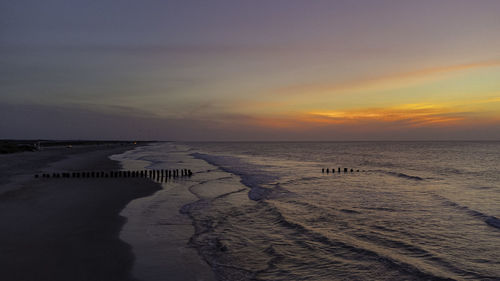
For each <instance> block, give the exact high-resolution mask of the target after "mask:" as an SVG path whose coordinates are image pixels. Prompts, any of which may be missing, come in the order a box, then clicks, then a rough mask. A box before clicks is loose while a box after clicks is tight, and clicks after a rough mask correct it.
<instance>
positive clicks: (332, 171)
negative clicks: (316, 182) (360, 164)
mask: <svg viewBox="0 0 500 281" xmlns="http://www.w3.org/2000/svg"><path fill="white" fill-rule="evenodd" d="M330 171H331V173H332V174H334V173H335V169H331V170H330V169H329V168H326V169H325V168H323V169H321V172H322V173H323V174H324V173H327V174H329V173H330ZM349 171H350V172H351V173H354V172H355V171H354V169H349V168H344V173H348V172H349ZM364 171H365V170H363V172H364ZM337 172H338V173H340V172H342V168H340V167H339V168H338V169H337ZM356 172H357V173H359V172H360V170H356Z"/></svg>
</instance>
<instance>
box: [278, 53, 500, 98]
mask: <svg viewBox="0 0 500 281" xmlns="http://www.w3.org/2000/svg"><path fill="white" fill-rule="evenodd" d="M498 66H500V60H490V61H482V62H474V63H467V64H457V65H450V66H440V67H432V68H426V69H420V70H416V71H409V72H402V73H393V74H387V75H383V76H379V77H373V78H365V79H356V80H352V81H346V82H341V83H335V84H329V83H326V84H320V85H318V84H309V85H294V86H290V87H285V88H281V89H278V90H276V91H274V92H273V93H276V94H284V95H296V94H300V95H302V94H306V95H307V96H310V95H326V94H333V93H339V92H353V91H361V90H381V89H392V88H399V87H407V86H411V85H415V84H419V83H422V82H425V81H431V80H435V79H440V78H443V76H445V75H450V74H453V73H457V72H459V71H464V70H471V69H478V68H485V67H498Z"/></svg>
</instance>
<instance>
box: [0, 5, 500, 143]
mask: <svg viewBox="0 0 500 281" xmlns="http://www.w3.org/2000/svg"><path fill="white" fill-rule="evenodd" d="M499 14H500V1H498V0H474V1H470V0H419V1H414V0H356V1H352V0H329V1H321V0H311V1H305V0H302V1H297V0H265V1H264V0H255V1H238V0H231V1H206V0H205V1H190V0H181V1H168V0H163V1H149V0H143V1H137V0H134V1H130V0H120V1H118V0H100V1H92V0H88V1H75V0H45V1H39V0H19V1H1V2H0V138H4V139H5V138H18V139H24V138H43V139H137V140H186V141H200V140H201V141H211V140H212V141H246V140H248V141H306V140H310V141H336V140H339V141H341V140H500V36H499V34H500V16H499Z"/></svg>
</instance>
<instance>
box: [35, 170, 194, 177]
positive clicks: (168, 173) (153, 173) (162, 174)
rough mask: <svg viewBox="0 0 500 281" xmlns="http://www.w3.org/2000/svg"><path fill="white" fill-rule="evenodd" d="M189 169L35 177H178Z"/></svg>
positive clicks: (53, 174)
mask: <svg viewBox="0 0 500 281" xmlns="http://www.w3.org/2000/svg"><path fill="white" fill-rule="evenodd" d="M192 175H193V172H192V171H191V170H190V169H173V170H142V171H128V170H127V171H86V172H62V173H43V174H36V175H35V178H153V179H160V178H178V177H190V176H192Z"/></svg>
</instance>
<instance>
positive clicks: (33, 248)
mask: <svg viewBox="0 0 500 281" xmlns="http://www.w3.org/2000/svg"><path fill="white" fill-rule="evenodd" d="M131 148H132V147H131V146H120V145H114V146H110V145H107V146H92V147H90V146H86V147H74V148H72V149H66V148H51V149H47V150H45V151H42V152H25V153H17V154H10V155H0V171H1V172H0V280H3V281H10V280H15V281H33V280H54V281H56V280H133V279H132V277H131V276H130V269H131V266H132V263H133V255H132V254H131V249H130V247H129V246H128V245H127V244H125V243H124V242H122V241H120V240H119V239H118V235H119V232H120V229H121V227H122V225H123V224H124V223H125V219H124V218H123V217H121V216H119V213H120V211H121V210H122V209H123V208H124V207H125V206H126V205H127V203H128V202H130V201H131V200H133V199H134V198H138V197H142V196H146V195H149V194H152V193H153V192H155V191H156V190H159V189H160V186H159V185H158V184H156V183H153V182H152V181H149V180H148V179H145V178H124V179H115V178H103V179H62V178H58V179H52V178H51V179H34V178H33V175H34V173H36V172H51V171H77V170H80V171H81V170H111V169H119V168H120V167H119V164H118V163H117V162H115V161H112V160H109V159H108V158H107V157H108V156H109V155H112V154H117V153H121V152H123V151H125V150H128V149H131Z"/></svg>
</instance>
